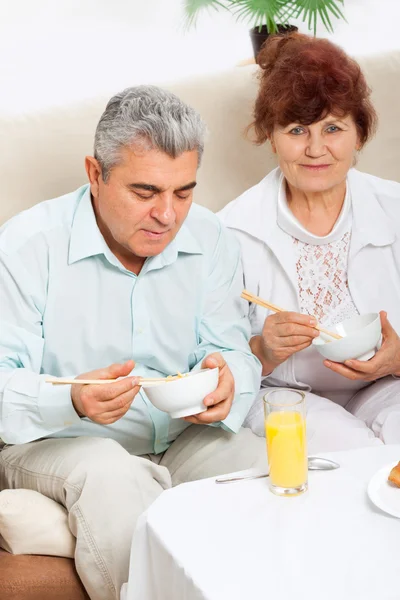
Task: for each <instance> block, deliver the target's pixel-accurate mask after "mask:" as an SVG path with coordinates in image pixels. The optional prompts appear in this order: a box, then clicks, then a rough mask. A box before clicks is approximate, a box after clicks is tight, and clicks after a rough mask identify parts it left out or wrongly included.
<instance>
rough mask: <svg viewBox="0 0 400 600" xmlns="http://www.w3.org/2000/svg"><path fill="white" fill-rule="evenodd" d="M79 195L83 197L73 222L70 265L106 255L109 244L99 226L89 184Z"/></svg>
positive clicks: (79, 191) (82, 188) (79, 201)
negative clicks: (97, 255)
mask: <svg viewBox="0 0 400 600" xmlns="http://www.w3.org/2000/svg"><path fill="white" fill-rule="evenodd" d="M78 194H80V196H81V197H80V199H79V200H78V206H77V208H76V211H75V214H74V219H73V222H72V228H71V236H70V242H69V253H68V264H72V263H75V262H77V261H78V260H81V259H82V258H88V257H89V256H96V254H105V252H106V250H107V244H106V242H105V241H104V238H103V236H102V234H101V232H100V229H99V228H98V226H97V222H96V217H95V214H94V211H93V206H92V200H91V196H90V186H89V185H88V184H87V185H84V186H82V187H81V188H80V189H79V190H78Z"/></svg>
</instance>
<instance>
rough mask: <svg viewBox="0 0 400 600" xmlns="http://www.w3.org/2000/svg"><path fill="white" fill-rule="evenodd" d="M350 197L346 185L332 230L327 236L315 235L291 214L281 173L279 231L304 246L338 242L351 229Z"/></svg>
mask: <svg viewBox="0 0 400 600" xmlns="http://www.w3.org/2000/svg"><path fill="white" fill-rule="evenodd" d="M350 196H351V195H350V190H349V186H348V185H346V194H345V198H344V202H343V206H342V209H341V211H340V214H339V216H338V218H337V219H336V222H335V224H334V226H333V228H332V230H331V231H330V232H329V233H328V234H327V235H323V236H320V235H315V234H314V233H311V231H308V229H306V228H305V227H303V225H302V224H301V223H300V221H299V220H298V219H297V218H296V217H295V216H294V214H293V213H292V211H291V209H290V207H289V204H288V201H287V196H286V186H285V178H284V176H283V173H282V174H281V179H280V185H279V193H278V217H277V218H278V225H279V227H280V228H281V229H283V230H284V231H286V233H288V234H289V235H291V236H292V237H294V238H295V239H297V240H300V242H304V243H305V244H311V245H314V246H321V245H324V244H330V243H331V242H335V241H337V240H340V239H341V238H342V237H343V235H344V234H345V233H346V232H347V231H349V230H350V229H351V197H350Z"/></svg>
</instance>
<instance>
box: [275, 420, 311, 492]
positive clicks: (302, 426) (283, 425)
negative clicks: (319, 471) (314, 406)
mask: <svg viewBox="0 0 400 600" xmlns="http://www.w3.org/2000/svg"><path fill="white" fill-rule="evenodd" d="M265 436H266V438H267V452H268V463H269V476H270V480H271V483H272V485H275V486H278V487H281V488H297V487H299V486H301V485H303V484H304V483H306V482H307V472H308V464H307V439H306V423H305V419H304V417H303V415H302V414H301V413H299V412H295V411H290V410H285V411H276V412H272V413H270V414H269V415H268V416H267V418H266V420H265Z"/></svg>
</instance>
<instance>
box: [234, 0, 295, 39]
mask: <svg viewBox="0 0 400 600" xmlns="http://www.w3.org/2000/svg"><path fill="white" fill-rule="evenodd" d="M231 4H232V6H231V10H232V12H233V13H234V14H235V15H236V16H237V18H238V19H243V20H246V21H248V22H251V23H252V24H253V26H254V27H255V26H257V25H258V26H259V27H261V26H262V25H264V24H265V25H266V26H267V28H268V31H269V32H270V33H275V32H276V31H277V22H278V17H280V14H281V11H283V9H284V7H285V5H286V4H287V0H232V1H231ZM280 20H281V19H280V18H279V21H280ZM286 22H287V19H286V20H285V21H284V22H283V23H286Z"/></svg>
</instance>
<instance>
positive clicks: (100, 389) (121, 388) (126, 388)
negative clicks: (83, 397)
mask: <svg viewBox="0 0 400 600" xmlns="http://www.w3.org/2000/svg"><path fill="white" fill-rule="evenodd" d="M138 383H139V379H138V377H125V378H124V379H119V380H118V381H116V382H115V383H108V384H104V385H96V388H97V389H96V390H90V391H91V393H92V394H93V395H94V394H95V395H96V399H97V400H99V401H100V402H103V401H107V400H112V399H114V398H117V397H118V396H120V395H121V394H124V393H125V392H130V391H132V388H135V387H138ZM90 387H92V388H93V387H94V386H90ZM135 393H137V392H135Z"/></svg>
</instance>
